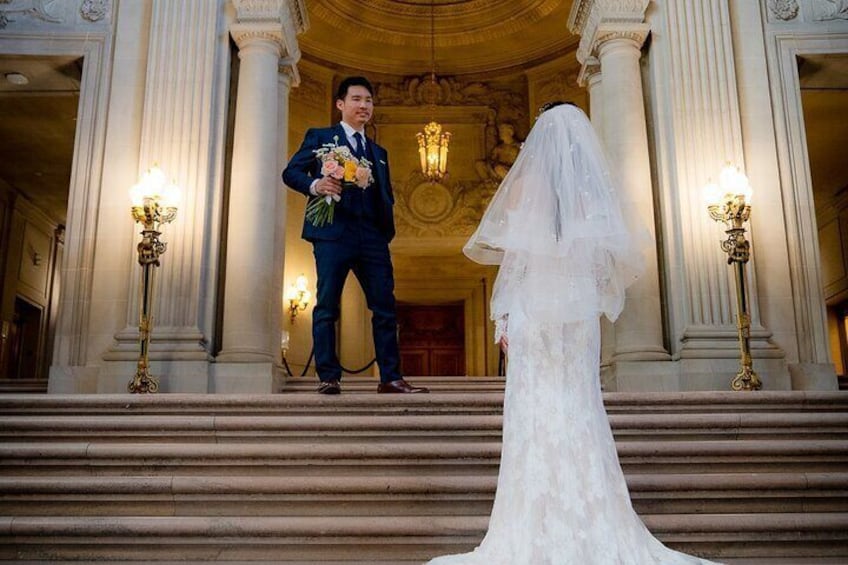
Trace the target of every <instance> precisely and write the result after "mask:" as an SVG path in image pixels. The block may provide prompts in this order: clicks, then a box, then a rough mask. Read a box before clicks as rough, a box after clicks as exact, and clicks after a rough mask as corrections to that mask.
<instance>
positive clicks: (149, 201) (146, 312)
mask: <svg viewBox="0 0 848 565" xmlns="http://www.w3.org/2000/svg"><path fill="white" fill-rule="evenodd" d="M179 197H180V193H179V189H178V188H177V187H176V186H174V185H173V184H169V183H168V182H167V180H166V178H165V174H164V173H163V172H162V170H161V169H160V168H159V167H157V166H156V165H154V166H153V167H152V168H150V169H149V170H148V171H147V172H146V173H144V175H143V176H142V179H141V181H140V182H139V183H138V184H136V185H135V186H133V187H132V189H130V198H131V200H132V216H133V219H134V220H135V221H136V222H138V223H139V224H140V225H141V227H142V230H141V241H140V242H139V244H138V246H137V250H138V263H139V265H141V288H140V289H139V295H140V308H141V311H140V312H139V323H138V340H139V358H138V368H137V369H136V372H135V376H134V377H133V379H132V380H131V381H130V383H129V384H128V385H127V390H129V392H131V393H148V392H149V393H153V392H157V391H158V390H159V382H158V381H157V380H156V378H155V377H154V376H152V375H151V374H150V359H149V353H150V333H151V331H152V330H153V274H154V272H155V271H154V268H155V267H158V266H159V257H160V255H162V254H163V253H164V252H165V248H166V244H165V242H163V241H160V240H159V236H160V235H162V232H160V231H159V227H160V226H161V225H162V224H167V223H170V222H171V221H173V219H174V218H175V217H176V216H177V204H178V202H179Z"/></svg>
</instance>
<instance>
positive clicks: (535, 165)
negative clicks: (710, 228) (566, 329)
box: [463, 104, 646, 323]
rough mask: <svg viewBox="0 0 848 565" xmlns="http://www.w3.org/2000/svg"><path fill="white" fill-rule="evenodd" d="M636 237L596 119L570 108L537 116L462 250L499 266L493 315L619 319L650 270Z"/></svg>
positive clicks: (640, 239) (556, 319)
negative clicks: (630, 289) (631, 289)
mask: <svg viewBox="0 0 848 565" xmlns="http://www.w3.org/2000/svg"><path fill="white" fill-rule="evenodd" d="M640 231H641V230H640ZM637 233H640V232H636V231H634V230H631V229H629V228H628V227H627V225H626V223H625V221H624V218H623V216H622V213H621V208H620V206H619V201H618V197H617V196H616V192H615V187H614V185H613V181H612V178H611V176H610V171H609V167H608V165H607V162H606V160H605V158H604V155H603V151H602V149H601V145H600V142H599V141H598V138H597V137H596V135H595V132H594V130H593V129H592V125H591V123H590V122H589V120H588V119H587V118H586V115H585V114H584V113H583V112H582V111H581V110H580V109H579V108H577V107H576V106H572V105H569V104H563V105H559V106H555V107H553V108H551V109H549V110H547V111H544V112H543V113H542V114H541V116H539V118H538V120H537V121H536V124H535V125H534V126H533V129H532V130H531V131H530V134H529V136H528V137H527V140H526V141H525V143H524V147H523V148H522V150H521V152H520V153H519V156H518V159H517V160H516V161H515V164H514V165H513V166H512V168H511V169H510V171H509V173H508V174H507V176H506V178H505V179H504V180H503V182H502V183H501V185H500V187H499V188H498V191H497V192H496V193H495V195H494V197H493V198H492V201H491V203H490V204H489V207H488V209H487V210H486V213H485V214H484V215H483V219H482V220H481V221H480V225H479V226H478V228H477V231H476V232H475V233H474V235H472V236H471V239H469V240H468V242H467V243H466V244H465V247H464V248H463V252H464V253H465V254H466V255H467V256H468V257H469V258H470V259H472V260H474V261H476V262H478V263H483V264H489V265H500V270H499V271H498V278H497V281H496V283H495V286H494V291H493V296H492V318H493V319H498V318H501V317H503V316H504V315H506V314H509V313H510V312H515V311H516V309H520V310H521V311H522V312H523V313H524V314H526V315H527V316H528V319H531V320H536V321H538V322H563V323H568V322H574V321H578V320H587V319H591V318H593V317H597V316H599V315H600V314H605V315H606V316H607V318H609V319H610V320H615V319H616V318H617V317H618V315H619V314H620V313H621V310H622V308H623V307H624V291H625V288H626V287H627V286H629V285H630V284H631V283H632V282H633V281H635V279H636V277H638V276H639V274H640V273H641V272H642V270H643V259H642V247H643V244H644V243H645V241H644V239H646V238H643V237H641V236H640V237H636V234H637ZM637 240H638V241H637Z"/></svg>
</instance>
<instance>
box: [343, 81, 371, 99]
mask: <svg viewBox="0 0 848 565" xmlns="http://www.w3.org/2000/svg"><path fill="white" fill-rule="evenodd" d="M351 86H362V87H365V89H366V90H367V91H368V94H370V95H371V96H374V87H373V86H371V81H369V80H368V79H367V78H365V77H347V78H346V79H344V80H343V81H342V82H341V83H340V84H339V89H338V90H337V91H336V100H344V99H345V96H347V91H348V89H349V88H350V87H351Z"/></svg>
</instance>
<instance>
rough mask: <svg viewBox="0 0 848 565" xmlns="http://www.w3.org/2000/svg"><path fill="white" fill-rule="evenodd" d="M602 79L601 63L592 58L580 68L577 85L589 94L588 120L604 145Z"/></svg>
mask: <svg viewBox="0 0 848 565" xmlns="http://www.w3.org/2000/svg"><path fill="white" fill-rule="evenodd" d="M602 78H603V75H602V74H601V62H600V61H598V60H597V59H596V58H594V57H592V58H590V59H589V60H588V61H587V62H586V63H585V64H584V65H583V66H582V67H581V68H580V74H579V75H578V76H577V83H578V84H579V85H580V86H582V87H584V88H586V90H587V91H588V92H589V118H590V119H591V120H592V125H593V126H594V127H595V131H596V132H598V136H600V138H601V140H602V141H604V143H606V130H605V129H604V114H605V112H604V88H603V86H604V85H603V80H602Z"/></svg>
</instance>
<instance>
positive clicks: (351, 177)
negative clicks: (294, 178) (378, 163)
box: [306, 136, 374, 228]
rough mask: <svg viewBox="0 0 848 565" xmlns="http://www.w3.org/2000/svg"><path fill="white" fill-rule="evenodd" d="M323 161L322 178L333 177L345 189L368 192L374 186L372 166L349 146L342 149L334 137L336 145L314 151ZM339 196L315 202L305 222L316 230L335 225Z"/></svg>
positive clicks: (307, 209)
mask: <svg viewBox="0 0 848 565" xmlns="http://www.w3.org/2000/svg"><path fill="white" fill-rule="evenodd" d="M314 153H315V156H316V157H317V158H318V159H319V160H320V161H321V176H325V177H333V178H334V179H339V180H340V181H342V189H346V188H352V187H358V188H361V189H363V190H364V189H365V188H367V187H368V185H370V184H371V183H372V182H374V176H373V175H372V174H371V162H370V161H368V159H365V158H356V157H354V156H353V154H352V153H351V152H350V149H349V148H348V147H347V146H346V145H339V136H334V137H333V143H325V144H324V145H322V146H321V148H320V149H316V150H315V151H314ZM339 200H341V196H339V195H333V196H330V195H327V196H324V197H323V198H315V199H314V200H312V201H310V202H309V204H308V205H307V206H306V219H307V221H308V222H309V223H311V224H312V225H313V226H315V227H319V228H320V227H321V226H323V225H324V224H332V223H333V213H334V211H335V206H336V202H338V201H339Z"/></svg>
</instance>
